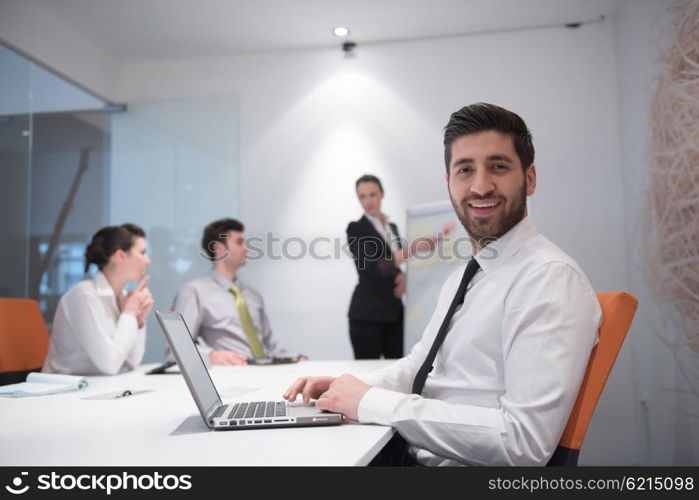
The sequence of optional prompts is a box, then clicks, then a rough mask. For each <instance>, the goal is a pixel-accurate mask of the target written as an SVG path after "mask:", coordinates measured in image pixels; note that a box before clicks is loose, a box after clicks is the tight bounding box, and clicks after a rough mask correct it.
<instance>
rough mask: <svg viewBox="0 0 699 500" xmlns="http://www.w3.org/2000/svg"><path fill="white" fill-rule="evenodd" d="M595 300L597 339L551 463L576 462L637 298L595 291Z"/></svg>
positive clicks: (565, 463) (559, 464) (623, 294)
mask: <svg viewBox="0 0 699 500" xmlns="http://www.w3.org/2000/svg"><path fill="white" fill-rule="evenodd" d="M597 299H598V300H599V303H600V306H601V308H602V324H601V325H600V328H599V341H598V342H597V345H596V346H595V347H594V349H592V354H590V361H589V362H588V364H587V371H586V372H585V376H584V377H583V380H582V383H581V384H580V391H579V392H578V399H576V401H575V405H573V410H572V411H571V413H570V417H568V423H567V424H566V428H565V430H564V431H563V436H561V440H560V441H559V442H558V447H557V448H556V451H555V452H554V454H553V456H552V457H551V460H549V463H548V465H550V466H561V465H565V466H571V465H577V464H578V455H579V454H580V448H582V444H583V440H584V439H585V434H586V433H587V428H588V426H589V425H590V420H591V419H592V414H593V413H594V411H595V407H596V406H597V401H598V400H599V397H600V395H601V394H602V389H604V385H605V384H606V383H607V378H608V377H609V373H610V372H611V371H612V366H613V365H614V361H615V360H616V357H617V355H618V354H619V350H620V349H621V344H623V343H624V338H625V337H626V332H628V331H629V327H630V326H631V321H632V320H633V316H634V314H635V313H636V308H637V307H638V299H637V298H636V297H634V296H633V295H631V294H630V293H626V292H604V293H598V294H597Z"/></svg>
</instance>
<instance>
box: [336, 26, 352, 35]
mask: <svg viewBox="0 0 699 500" xmlns="http://www.w3.org/2000/svg"><path fill="white" fill-rule="evenodd" d="M333 33H335V36H339V37H343V36H347V35H349V29H347V28H345V27H344V26H338V27H337V28H335V29H333Z"/></svg>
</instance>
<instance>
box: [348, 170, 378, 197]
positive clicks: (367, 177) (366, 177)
mask: <svg viewBox="0 0 699 500" xmlns="http://www.w3.org/2000/svg"><path fill="white" fill-rule="evenodd" d="M362 182H373V183H374V184H376V185H377V186H379V191H381V192H382V193H383V186H382V185H381V181H380V180H379V178H378V177H376V176H375V175H371V174H364V175H362V176H361V177H360V178H359V179H357V182H355V183H354V189H355V190H356V189H357V188H358V187H359V185H360V184H361V183H362Z"/></svg>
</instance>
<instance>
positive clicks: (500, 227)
mask: <svg viewBox="0 0 699 500" xmlns="http://www.w3.org/2000/svg"><path fill="white" fill-rule="evenodd" d="M449 198H450V199H451V204H452V206H453V207H454V211H455V212H456V215H457V216H458V217H459V220H460V221H461V224H462V225H463V226H464V229H465V230H466V232H467V233H468V234H469V236H470V237H471V238H473V239H474V240H476V243H477V244H478V247H479V248H482V247H483V246H485V245H486V244H487V243H488V242H490V241H492V240H494V239H497V238H500V237H501V236H503V235H504V234H506V233H507V232H508V231H509V230H510V229H512V228H513V227H515V226H516V225H517V224H519V222H520V221H521V220H522V219H524V216H525V215H526V213H527V180H526V179H525V180H524V183H523V184H522V189H521V190H520V191H519V195H518V196H517V197H516V198H514V199H513V200H512V207H511V209H509V210H508V211H507V212H503V213H501V214H500V215H495V216H491V217H488V218H482V219H479V218H476V217H474V216H472V215H470V214H469V211H468V203H469V202H471V201H477V200H479V199H487V198H493V197H492V196H482V197H481V196H470V197H468V198H466V199H465V200H463V201H461V202H460V203H459V202H457V201H456V200H454V198H453V197H452V196H451V193H449ZM498 201H500V202H501V203H503V205H504V200H503V199H502V198H499V199H498ZM503 209H505V210H507V208H506V207H503Z"/></svg>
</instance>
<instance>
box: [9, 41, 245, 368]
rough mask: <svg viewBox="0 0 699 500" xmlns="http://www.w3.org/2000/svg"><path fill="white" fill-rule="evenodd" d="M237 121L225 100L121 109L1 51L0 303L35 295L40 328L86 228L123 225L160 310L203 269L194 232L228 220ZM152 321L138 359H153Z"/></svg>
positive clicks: (77, 264) (232, 103) (76, 266)
mask: <svg viewBox="0 0 699 500" xmlns="http://www.w3.org/2000/svg"><path fill="white" fill-rule="evenodd" d="M238 115H239V105H238V98H237V96H236V95H225V96H206V97H196V98H189V99H180V100H162V101H148V102H130V103H129V105H128V109H127V108H126V106H124V105H115V104H113V103H109V102H107V101H105V100H103V99H100V98H98V97H96V96H94V95H92V94H91V93H89V92H87V91H85V90H83V89H81V88H79V87H78V86H76V85H74V84H72V83H71V82H68V81H66V80H64V79H62V78H61V77H59V76H57V75H56V74H53V73H52V72H50V71H48V70H46V69H45V68H43V67H42V66H40V65H38V64H36V63H35V62H32V61H31V60H29V59H27V58H25V57H23V56H22V55H20V54H17V53H15V52H13V51H12V50H10V49H9V48H7V47H4V46H2V45H0V235H1V236H2V239H1V241H2V243H1V244H0V297H30V298H33V299H36V300H38V301H39V304H40V307H41V310H42V312H43V314H44V317H45V319H46V322H47V324H48V325H49V326H50V324H51V321H52V319H53V316H54V312H55V309H56V306H57V304H58V300H59V299H60V297H61V296H62V295H63V294H64V293H65V292H66V291H67V290H68V289H69V288H70V287H71V286H73V285H74V284H75V283H77V282H78V281H80V280H82V279H84V278H85V276H86V273H85V272H84V271H85V269H84V257H83V254H84V251H85V246H86V244H87V243H88V242H89V240H90V238H91V237H92V235H93V234H94V233H95V231H97V230H98V229H99V228H100V227H103V226H106V225H113V224H123V223H125V222H132V223H135V224H138V225H140V226H141V227H143V229H144V230H145V231H146V240H147V244H148V251H149V254H150V257H151V261H152V264H151V266H150V268H149V271H148V272H149V274H150V276H151V280H150V284H149V287H150V289H151V292H152V293H153V297H154V299H155V305H156V307H158V308H165V309H167V308H169V307H170V305H171V304H172V299H173V297H174V294H175V293H176V292H177V290H178V288H179V287H180V286H182V285H183V284H184V283H185V282H186V281H187V280H189V279H192V278H193V277H196V276H199V275H201V274H203V273H205V272H206V271H207V270H208V269H209V267H210V262H208V261H207V260H206V259H205V258H204V257H202V252H201V249H200V248H199V242H200V239H201V232H202V229H203V227H204V226H205V225H206V224H207V223H209V222H211V221H213V220H215V219H219V218H223V217H237V214H238V166H237V162H238ZM93 268H94V266H93ZM94 272H95V269H90V270H89V272H88V273H87V274H88V275H89V274H91V273H94ZM131 286H132V285H131ZM152 316H153V315H151V317H150V318H149V321H148V337H147V339H148V340H147V345H146V356H145V358H144V361H156V360H160V359H162V357H163V351H164V345H165V342H164V339H163V336H162V335H161V334H160V332H159V328H158V326H157V322H156V321H155V320H154V318H153V317H152Z"/></svg>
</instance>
